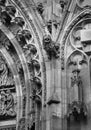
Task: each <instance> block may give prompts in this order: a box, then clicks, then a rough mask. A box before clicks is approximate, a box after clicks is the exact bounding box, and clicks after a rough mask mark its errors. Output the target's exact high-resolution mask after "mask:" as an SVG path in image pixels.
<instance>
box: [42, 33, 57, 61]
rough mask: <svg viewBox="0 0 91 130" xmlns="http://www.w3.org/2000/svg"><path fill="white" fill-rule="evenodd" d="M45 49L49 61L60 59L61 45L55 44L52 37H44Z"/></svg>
mask: <svg viewBox="0 0 91 130" xmlns="http://www.w3.org/2000/svg"><path fill="white" fill-rule="evenodd" d="M43 47H44V49H45V51H46V52H47V55H48V58H49V59H52V57H54V58H58V57H59V44H56V43H55V42H53V41H52V39H51V37H50V35H45V36H44V37H43Z"/></svg>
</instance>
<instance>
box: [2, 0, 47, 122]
mask: <svg viewBox="0 0 91 130" xmlns="http://www.w3.org/2000/svg"><path fill="white" fill-rule="evenodd" d="M0 4H1V5H3V6H1V16H2V17H1V22H2V23H1V24H2V26H1V27H0V29H1V30H2V32H3V33H5V38H6V41H5V42H4V44H5V45H6V44H7V47H6V46H4V44H2V46H1V48H4V49H5V50H6V51H7V53H8V54H9V55H10V56H11V59H12V61H13V62H14V66H15V67H16V71H17V75H16V74H15V78H19V81H20V84H19V85H21V87H22V92H20V93H21V95H20V96H22V101H21V102H20V105H21V106H18V107H19V108H20V107H22V106H23V108H22V112H20V113H21V114H20V113H19V115H18V116H17V121H18V120H19V118H20V117H25V118H29V117H28V116H29V115H27V114H26V111H27V113H28V112H29V109H28V108H29V107H30V101H29V98H30V97H31V96H30V95H32V97H35V98H33V100H32V102H31V104H32V103H34V102H35V103H40V104H41V101H42V100H41V96H42V80H41V79H42V72H41V71H42V69H41V64H40V62H39V61H41V60H40V58H41V57H40V53H41V52H40V51H39V50H37V48H40V50H42V48H41V46H40V39H39V36H38V34H37V31H36V28H35V26H34V25H33V23H32V20H31V19H29V16H28V15H26V17H27V18H28V20H29V22H27V20H25V18H24V17H22V13H21V12H20V10H18V8H17V7H18V6H16V4H15V6H14V2H12V1H8V2H7V4H6V1H1V3H0ZM20 7H21V4H20ZM3 9H4V10H3ZM22 10H23V11H24V13H26V12H25V10H24V8H22ZM29 24H30V25H31V26H32V28H33V31H34V33H35V34H34V35H35V37H34V36H33V34H32V31H31V32H30V30H31V28H30V25H29ZM2 35H3V36H4V34H2ZM7 37H8V38H7ZM34 38H36V39H37V40H35V39H34ZM2 41H3V38H2ZM8 41H9V42H8ZM36 41H37V42H38V43H39V45H38V44H36V43H37V42H36ZM13 52H14V53H13ZM42 57H43V56H42ZM43 64H44V63H43ZM31 68H33V69H31ZM30 83H31V84H32V86H30ZM18 87H20V86H18ZM30 87H31V89H30ZM28 90H29V91H28ZM30 90H31V93H30ZM5 93H6V91H5ZM22 93H23V95H22ZM45 95H46V94H45ZM18 96H19V95H18ZM12 97H13V96H12ZM20 98H21V97H20ZM12 99H13V98H12ZM31 99H32V98H31ZM20 100H21V99H20ZM20 100H18V101H20ZM45 100H46V97H45ZM18 104H19V103H18ZM40 106H41V105H40ZM12 107H13V106H12ZM26 109H28V110H26ZM34 109H35V108H34ZM12 111H13V110H12ZM19 111H20V110H19ZM19 111H18V112H19Z"/></svg>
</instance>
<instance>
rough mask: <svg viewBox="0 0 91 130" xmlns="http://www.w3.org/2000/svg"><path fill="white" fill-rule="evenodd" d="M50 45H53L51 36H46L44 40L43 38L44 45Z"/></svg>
mask: <svg viewBox="0 0 91 130" xmlns="http://www.w3.org/2000/svg"><path fill="white" fill-rule="evenodd" d="M50 43H51V36H50V35H45V36H44V38H43V44H44V46H45V45H48V44H50Z"/></svg>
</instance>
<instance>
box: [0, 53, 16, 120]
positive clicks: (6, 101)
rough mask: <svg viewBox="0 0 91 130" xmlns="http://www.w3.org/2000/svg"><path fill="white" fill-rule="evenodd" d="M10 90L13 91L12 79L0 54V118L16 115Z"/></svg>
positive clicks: (4, 118)
mask: <svg viewBox="0 0 91 130" xmlns="http://www.w3.org/2000/svg"><path fill="white" fill-rule="evenodd" d="M11 90H12V91H14V92H15V83H14V79H13V76H12V73H11V71H10V69H9V67H8V65H7V63H6V62H5V59H4V57H3V56H2V55H1V54H0V120H6V119H9V118H15V117H16V112H15V110H14V107H15V106H14V105H15V102H14V97H13V94H12V93H11Z"/></svg>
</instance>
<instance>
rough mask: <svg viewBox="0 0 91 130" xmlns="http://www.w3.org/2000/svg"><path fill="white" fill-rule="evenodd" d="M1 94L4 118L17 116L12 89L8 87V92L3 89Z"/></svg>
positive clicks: (0, 106) (1, 107) (0, 101)
mask: <svg viewBox="0 0 91 130" xmlns="http://www.w3.org/2000/svg"><path fill="white" fill-rule="evenodd" d="M0 95H1V99H0V104H1V105H0V117H2V118H4V119H5V118H9V117H10V118H11V117H16V112H15V111H14V97H13V95H12V93H11V92H10V89H7V90H6V92H5V91H3V90H2V91H1V94H0Z"/></svg>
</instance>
